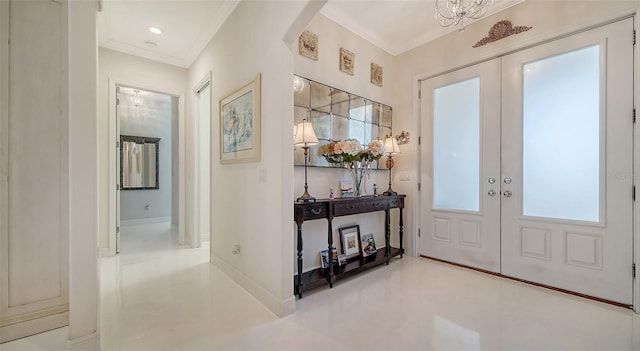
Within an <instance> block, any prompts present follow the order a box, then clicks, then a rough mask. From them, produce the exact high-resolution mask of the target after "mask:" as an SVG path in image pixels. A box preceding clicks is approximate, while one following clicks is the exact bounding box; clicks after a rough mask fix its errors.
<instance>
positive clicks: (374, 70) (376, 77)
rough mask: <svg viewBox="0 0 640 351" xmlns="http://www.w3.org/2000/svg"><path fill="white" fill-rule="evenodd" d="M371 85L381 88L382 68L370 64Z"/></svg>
mask: <svg viewBox="0 0 640 351" xmlns="http://www.w3.org/2000/svg"><path fill="white" fill-rule="evenodd" d="M371 84H375V85H377V86H379V87H381V86H382V66H379V65H376V64H375V63H373V62H371Z"/></svg>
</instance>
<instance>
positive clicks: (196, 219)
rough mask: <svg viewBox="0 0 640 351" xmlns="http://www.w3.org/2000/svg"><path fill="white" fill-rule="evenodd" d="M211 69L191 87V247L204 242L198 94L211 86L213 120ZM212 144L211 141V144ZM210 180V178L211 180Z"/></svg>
mask: <svg viewBox="0 0 640 351" xmlns="http://www.w3.org/2000/svg"><path fill="white" fill-rule="evenodd" d="M211 75H212V74H211V71H208V72H207V74H205V76H204V77H202V79H200V80H199V81H198V83H197V84H196V85H194V86H193V88H192V89H191V97H192V98H191V102H192V104H191V106H193V109H192V111H193V113H192V114H191V115H192V118H193V121H192V122H191V123H190V125H192V126H193V128H194V129H193V133H192V136H193V138H192V139H193V160H194V167H193V170H192V171H193V192H189V193H190V194H193V196H191V197H190V198H189V200H188V201H189V203H190V204H191V205H192V206H191V208H193V211H191V212H190V213H189V225H188V227H189V228H193V230H189V232H192V233H193V235H187V240H188V241H189V245H190V246H191V247H200V245H201V244H202V238H201V236H202V230H201V228H200V214H201V210H202V209H201V208H200V194H201V191H200V162H199V160H200V153H201V151H202V150H200V142H201V140H200V132H199V131H200V115H199V110H198V108H199V107H198V94H199V91H200V90H202V89H204V88H205V87H206V86H207V85H208V86H209V98H210V103H209V120H211V116H212V108H211V106H213V100H212V99H211ZM209 140H211V130H209ZM209 145H211V143H210V144H209ZM209 152H211V147H209ZM209 159H210V160H209V161H210V167H209V177H211V167H212V166H213V163H212V162H211V157H209ZM209 181H210V180H209ZM209 189H211V185H209ZM211 198H212V197H211V193H210V194H209V209H211ZM209 222H211V220H209ZM209 238H211V223H209ZM209 242H211V240H209Z"/></svg>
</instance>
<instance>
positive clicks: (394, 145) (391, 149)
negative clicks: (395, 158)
mask: <svg viewBox="0 0 640 351" xmlns="http://www.w3.org/2000/svg"><path fill="white" fill-rule="evenodd" d="M384 151H385V153H386V154H387V155H397V154H399V153H400V147H399V146H398V141H397V140H396V138H394V137H392V136H391V137H387V138H386V139H385V140H384Z"/></svg>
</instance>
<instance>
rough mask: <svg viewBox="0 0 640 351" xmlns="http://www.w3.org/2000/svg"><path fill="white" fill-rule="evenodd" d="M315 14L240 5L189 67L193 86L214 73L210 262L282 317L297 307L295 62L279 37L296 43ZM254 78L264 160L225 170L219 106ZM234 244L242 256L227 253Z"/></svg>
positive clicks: (286, 6)
mask: <svg viewBox="0 0 640 351" xmlns="http://www.w3.org/2000/svg"><path fill="white" fill-rule="evenodd" d="M314 7H315V9H314ZM317 10H318V9H317V5H316V4H313V3H307V2H304V1H302V2H301V1H282V2H257V1H243V2H241V3H240V4H239V5H238V6H237V7H236V9H235V11H234V12H233V13H232V14H231V16H230V17H229V18H228V19H227V21H226V22H225V24H224V25H223V26H222V27H221V28H220V30H219V31H218V33H217V34H216V35H215V36H214V38H213V39H212V40H211V42H210V43H209V44H208V45H207V47H206V48H205V49H204V50H203V52H202V53H201V54H200V56H199V57H198V58H197V59H196V61H195V62H194V63H193V65H192V66H191V67H190V68H189V86H191V87H194V86H195V85H196V84H197V83H198V82H199V81H200V80H201V79H202V78H203V77H204V76H205V75H206V74H207V73H208V72H209V71H211V72H212V84H211V101H212V103H211V104H212V107H211V111H212V123H211V198H212V206H211V257H212V261H213V262H214V264H216V265H217V266H218V267H220V268H221V269H222V270H223V271H224V272H225V273H227V274H228V275H229V276H231V277H232V278H233V279H234V280H235V281H236V282H238V283H239V284H240V285H241V286H243V287H244V288H245V289H247V290H248V291H249V292H250V293H251V294H252V295H254V296H255V297H256V298H258V300H260V301H261V302H262V303H264V304H265V305H266V306H267V307H268V308H269V309H271V310H272V311H273V312H274V313H276V314H277V315H280V316H284V315H287V314H289V313H292V312H293V306H294V297H293V278H292V277H293V267H292V265H291V262H293V254H294V247H293V233H292V227H291V223H292V222H293V204H292V199H293V196H294V195H293V186H292V184H293V167H292V166H293V153H292V152H291V128H292V127H291V126H292V125H293V95H292V94H291V93H290V92H291V79H292V74H293V59H292V54H291V49H290V47H291V46H290V44H291V43H290V42H286V41H284V40H283V38H293V37H295V38H297V34H295V35H292V34H291V33H300V32H301V31H302V27H303V26H304V25H305V24H306V23H307V22H308V21H309V19H310V16H309V15H307V13H312V14H315V12H316V11H317ZM298 22H302V24H296V23H298ZM289 40H291V39H289ZM289 40H287V41H289ZM291 41H292V40H291ZM257 74H261V76H262V87H261V90H262V96H261V101H262V103H261V110H262V111H261V118H262V124H261V129H262V132H261V137H262V143H261V149H262V152H261V160H260V162H252V163H241V164H233V165H222V164H220V161H219V157H220V156H219V155H220V138H219V133H220V131H219V123H220V120H219V107H218V102H219V100H220V99H221V98H222V97H224V96H226V95H228V94H230V93H232V92H233V91H235V90H236V89H238V88H240V87H242V86H243V85H244V84H246V83H247V82H249V81H251V80H253V79H254V77H255V76H256V75H257ZM189 118H190V119H191V118H194V116H193V115H190V116H189ZM187 124H188V125H189V126H193V125H195V123H194V122H193V121H191V120H188V122H187ZM188 133H190V135H193V134H195V131H194V130H191V129H189V130H188ZM187 139H189V137H187ZM191 147H193V146H191ZM188 148H189V147H188ZM187 153H188V154H190V152H189V151H187ZM188 161H189V160H187V163H189V162H188ZM261 175H263V176H264V179H263V180H262V181H261V180H260V178H261V177H260V176H261ZM236 244H238V245H240V246H241V253H240V254H239V255H234V254H232V253H231V251H232V249H233V246H234V245H236Z"/></svg>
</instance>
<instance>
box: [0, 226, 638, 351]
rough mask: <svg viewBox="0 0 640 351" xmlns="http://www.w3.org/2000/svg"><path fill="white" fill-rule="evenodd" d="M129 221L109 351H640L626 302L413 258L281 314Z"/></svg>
mask: <svg viewBox="0 0 640 351" xmlns="http://www.w3.org/2000/svg"><path fill="white" fill-rule="evenodd" d="M131 229H132V228H129V231H127V232H123V248H122V254H120V255H119V256H117V257H113V258H108V259H103V260H102V264H101V309H100V312H101V318H100V323H101V343H102V349H103V350H305V349H309V350H358V349H367V350H523V349H526V350H640V316H638V315H635V314H634V313H632V312H631V311H629V310H625V309H622V308H618V307H613V306H610V305H606V304H602V303H598V302H593V301H589V300H585V299H581V298H578V297H574V296H570V295H565V294H561V293H557V292H553V291H550V290H546V289H542V288H537V287H533V286H529V285H526V284H522V283H518V282H514V281H511V280H506V279H502V278H497V277H493V276H490V275H486V274H483V273H478V272H475V271H471V270H466V269H463V268H458V267H454V266H450V265H446V264H442V263H438V262H433V261H429V260H425V259H418V258H412V257H405V258H403V259H402V260H394V261H393V262H392V264H391V265H389V266H386V267H385V266H382V267H380V268H378V269H374V270H372V271H369V272H367V273H363V274H361V275H358V276H356V277H353V278H351V279H347V280H344V281H340V282H338V283H337V284H336V285H335V287H334V288H333V289H328V288H323V289H318V290H315V291H312V292H309V293H308V294H306V295H305V297H304V298H303V299H301V300H298V301H297V302H296V313H295V314H294V315H292V316H289V317H286V318H283V319H279V318H277V317H276V316H275V315H273V314H272V313H271V312H270V311H268V310H267V309H266V308H265V307H264V306H262V305H261V304H260V303H258V302H257V301H256V300H255V299H253V298H252V297H251V296H250V295H249V294H248V293H246V292H245V291H244V290H242V289H240V288H239V287H238V286H237V285H236V284H235V283H233V281H231V280H230V279H229V278H228V277H226V276H225V275H224V274H222V273H221V272H220V271H219V270H217V269H216V268H215V267H214V266H212V265H210V264H209V263H208V245H204V246H203V247H202V248H200V249H188V248H185V247H181V246H179V245H177V243H176V242H177V241H176V238H175V235H173V236H172V234H171V233H170V232H169V230H168V226H161V225H154V226H149V227H146V228H140V227H138V228H137V229H136V230H131ZM125 236H126V238H125ZM47 335H49V336H48V339H47ZM64 337H66V332H65V331H64V329H60V330H57V331H54V332H51V333H45V334H41V335H38V336H34V337H31V338H26V339H22V340H20V341H17V342H13V343H8V344H4V345H2V349H3V350H7V351H10V350H56V349H62V348H64V346H63V345H64V341H61V340H60V339H61V338H64ZM47 340H48V341H47Z"/></svg>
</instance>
